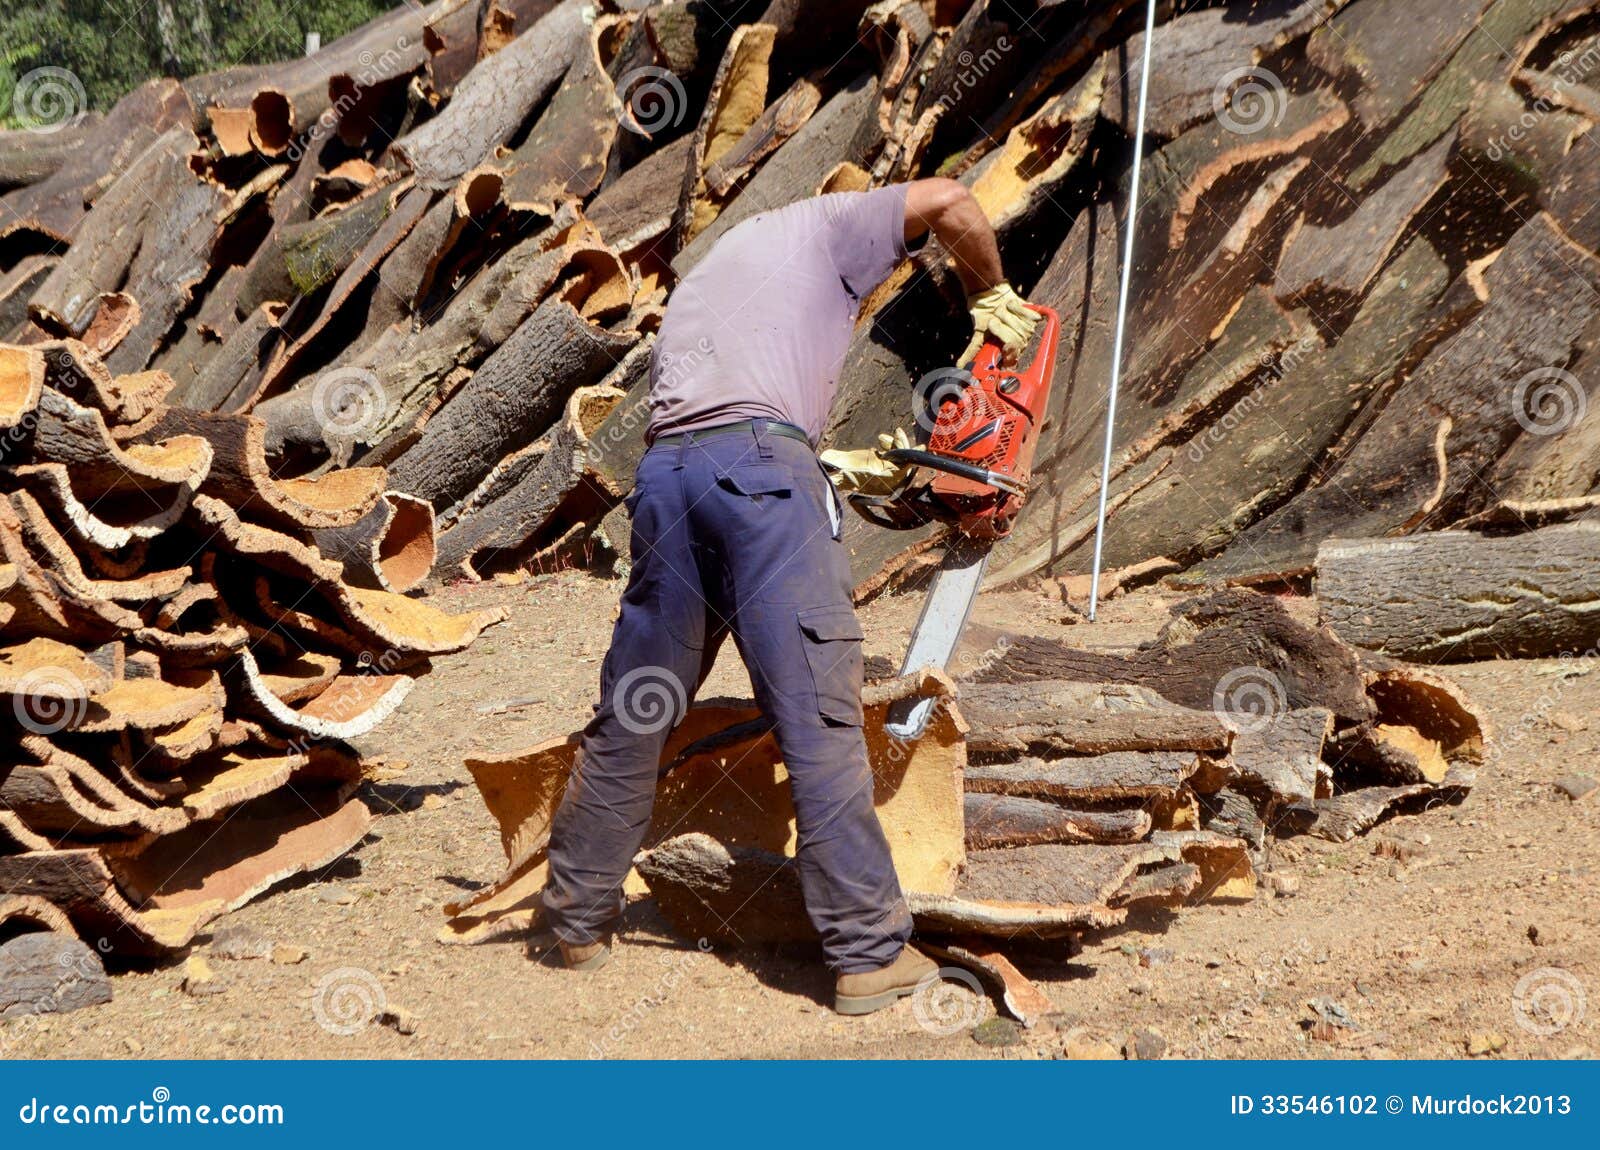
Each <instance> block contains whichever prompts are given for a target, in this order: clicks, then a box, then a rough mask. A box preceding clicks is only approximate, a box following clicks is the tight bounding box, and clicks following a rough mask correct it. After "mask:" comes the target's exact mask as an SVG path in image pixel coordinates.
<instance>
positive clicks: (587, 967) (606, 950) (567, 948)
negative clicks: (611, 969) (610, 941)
mask: <svg viewBox="0 0 1600 1150" xmlns="http://www.w3.org/2000/svg"><path fill="white" fill-rule="evenodd" d="M610 960H611V947H610V946H608V945H607V944H606V943H603V942H583V943H578V942H563V943H562V944H561V961H563V962H565V963H566V964H567V969H568V970H584V971H595V970H599V969H600V968H601V967H602V966H604V965H605V964H606V963H607V962H609V961H610Z"/></svg>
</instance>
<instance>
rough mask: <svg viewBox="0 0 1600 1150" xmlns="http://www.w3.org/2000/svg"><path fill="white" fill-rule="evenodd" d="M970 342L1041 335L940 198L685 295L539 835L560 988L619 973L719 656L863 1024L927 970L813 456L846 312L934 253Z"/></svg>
mask: <svg viewBox="0 0 1600 1150" xmlns="http://www.w3.org/2000/svg"><path fill="white" fill-rule="evenodd" d="M930 231H931V232H932V233H933V234H934V235H935V236H937V237H938V238H939V240H940V242H941V243H942V244H943V246H944V248H945V249H946V250H947V251H948V252H949V253H950V255H951V256H952V257H953V259H954V261H955V267H956V271H957V274H958V275H959V276H960V277H961V281H962V285H963V286H964V287H965V288H966V290H967V294H968V297H969V301H970V304H971V308H972V316H973V323H974V328H975V330H974V333H973V342H972V343H971V344H970V345H969V347H968V349H967V358H970V356H971V354H972V353H974V352H976V350H977V348H978V346H979V344H980V343H981V341H982V339H983V337H984V336H985V335H986V334H993V335H995V336H996V337H997V338H999V339H1000V340H1001V341H1002V342H1003V343H1004V344H1005V345H1006V346H1007V347H1008V348H1009V349H1011V350H1012V351H1015V350H1017V349H1019V348H1020V347H1021V346H1022V345H1023V344H1025V343H1026V342H1027V339H1028V336H1029V335H1030V334H1031V332H1032V330H1033V325H1034V321H1035V313H1034V312H1032V311H1029V310H1027V309H1026V305H1025V304H1024V303H1023V301H1022V300H1021V299H1020V298H1019V297H1018V296H1017V294H1016V292H1014V291H1013V290H1012V289H1011V288H1010V286H1009V285H1008V284H1006V282H1005V278H1004V275H1003V273H1002V271H1001V268H1000V252H999V249H998V247H997V246H996V243H995V236H994V230H993V228H991V227H990V225H989V222H988V220H987V219H986V218H985V217H984V214H983V210H982V209H981V208H980V207H979V205H978V203H977V201H976V200H975V199H973V197H972V195H971V193H969V192H968V191H967V190H966V189H965V188H964V187H962V186H961V185H960V184H958V183H956V182H955V181H953V180H943V179H933V180H919V181H916V182H913V183H910V184H901V185H895V186H891V187H886V188H880V189H877V190H874V191H870V192H849V193H841V194H834V195H826V196H819V197H816V198H814V199H810V200H804V201H801V202H799V203H795V204H790V205H789V206H787V207H784V208H781V209H779V210H777V211H773V212H767V213H764V214H762V215H758V216H755V217H753V218H752V219H749V220H746V221H745V222H743V223H742V224H739V225H738V226H737V227H734V228H732V229H730V230H729V231H728V232H727V234H725V235H724V236H722V237H721V238H720V239H719V240H718V241H717V243H716V245H715V246H714V247H713V248H712V250H711V251H710V252H709V253H708V254H707V255H706V257H705V258H704V259H703V260H702V261H701V262H700V263H699V265H697V266H696V267H695V268H694V270H693V271H692V272H690V274H689V275H688V276H687V277H685V278H684V280H683V281H682V282H681V283H680V284H679V285H678V287H677V290H676V291H675V292H674V293H673V296H672V299H671V300H670V302H669V305H668V308H667V315H666V319H665V321H664V322H663V323H662V326H661V332H660V336H659V338H658V339H657V341H656V346H655V352H654V357H653V359H652V361H651V386H650V409H651V422H650V427H649V432H648V434H647V437H646V438H647V441H648V442H649V444H650V446H649V450H648V451H647V452H646V453H645V456H644V458H643V460H641V461H640V464H639V469H638V474H637V476H636V479H635V483H634V488H633V492H632V493H631V494H630V495H629V497H628V507H629V512H630V514H631V515H632V518H633V540H632V554H633V570H632V574H631V576H630V577H629V581H628V587H627V590H626V591H624V592H623V596H622V611H621V614H620V616H619V617H618V619H617V623H616V627H615V630H614V631H613V633H612V639H611V649H610V651H609V653H608V654H607V655H606V659H605V663H604V666H603V668H602V670H601V676H600V680H601V683H600V686H601V703H600V705H599V706H598V707H597V708H596V711H595V715H594V718H593V720H592V721H591V722H590V723H589V725H588V727H587V728H586V729H585V731H584V735H583V742H582V746H581V749H580V753H579V756H578V760H577V766H576V769H575V770H574V772H573V776H572V779H571V781H570V783H569V784H568V786H567V791H566V795H565V797H564V798H563V800H562V804H561V807H560V809H559V811H558V812H557V814H556V817H555V820H554V823H553V825H552V827H551V834H550V853H549V857H550V881H549V885H548V887H547V888H546V890H545V894H544V905H545V910H546V913H547V917H548V919H549V921H550V924H551V926H552V927H553V928H554V929H555V932H556V934H557V936H558V938H559V939H560V942H561V953H562V956H563V958H564V960H565V961H566V963H567V965H568V966H569V967H573V968H576V969H594V968H596V967H598V966H600V965H601V964H603V963H604V962H605V961H606V959H607V958H608V957H609V953H610V952H609V943H608V941H607V935H608V932H609V930H610V929H611V928H612V926H613V924H614V922H615V920H616V918H617V917H618V916H619V915H620V914H621V912H622V883H623V878H624V876H625V875H626V874H627V872H628V868H629V866H630V865H631V861H632V859H633V856H634V854H635V852H636V851H637V850H638V849H639V845H640V843H641V842H642V841H643V839H644V834H645V830H646V827H647V826H648V825H649V821H650V812H651V807H652V804H653V801H654V797H655V789H656V772H657V764H658V762H659V759H660V753H661V748H662V746H663V744H664V743H665V742H666V739H667V736H668V734H669V733H670V731H671V728H672V727H673V726H674V725H676V723H677V721H678V720H679V719H681V718H682V716H683V712H684V710H685V708H686V707H687V706H688V703H689V702H690V701H691V700H692V699H693V697H694V695H695V692H696V691H697V690H698V689H699V687H700V684H701V683H702V682H703V680H704V679H705V676H706V675H707V674H708V673H709V672H710V670H711V667H712V664H713V663H714V662H715V660H716V656H717V651H718V648H719V647H720V646H721V644H722V641H723V640H724V639H725V638H726V637H727V636H729V635H732V636H733V640H734V642H735V643H736V644H737V645H738V649H739V654H740V655H741V656H742V657H743V659H744V662H745V666H746V667H747V668H748V669H749V671H750V680H751V683H752V685H753V686H754V688H755V696H756V703H757V704H758V705H759V706H760V707H761V709H762V711H763V712H764V713H765V714H766V716H767V717H768V718H769V719H771V720H772V721H773V723H774V726H775V733H776V735H777V739H778V745H779V747H780V749H781V750H782V753H783V759H784V763H785V764H786V766H787V767H788V771H789V776H790V788H791V794H792V796H793V799H794V808H795V816H796V824H797V831H798V848H797V859H796V865H797V866H798V867H799V876H800V882H801V887H802V889H803V891H804V894H805V902H806V911H807V913H808V915H809V917H810V918H811V921H812V923H813V924H814V925H815V927H816V930H817V933H818V935H820V936H821V939H822V947H823V952H824V954H825V956H826V958H827V961H828V964H829V966H830V967H831V968H832V969H833V970H834V971H835V973H836V974H837V986H836V994H835V1006H836V1009H838V1010H839V1012H840V1013H843V1014H866V1013H868V1012H870V1011H873V1010H877V1009H879V1008H881V1007H884V1006H887V1005H889V1004H890V1003H891V1002H894V1001H895V1000H896V999H898V998H900V997H902V996H904V995H907V994H910V993H911V992H912V991H914V990H915V989H916V987H917V985H918V983H919V982H920V981H921V980H922V979H923V978H925V977H927V976H929V975H931V974H933V973H935V971H936V967H935V966H934V964H933V963H932V962H930V961H929V960H928V959H927V958H926V957H924V956H923V955H921V954H919V953H917V952H916V951H915V950H913V949H911V948H909V947H908V946H907V945H906V943H907V940H908V939H909V938H910V936H911V914H910V912H909V911H908V910H907V908H906V903H905V899H904V898H903V897H902V895H901V892H900V884H899V880H898V878H897V877H896V875H895V870H894V863H893V861H892V860H891V859H890V856H889V845H888V842H887V840H886V839H885V837H884V834H883V829H882V827H881V826H880V825H879V823H878V817H877V814H876V812H875V811H874V810H873V805H872V797H873V792H872V773H871V769H870V767H869V765H868V762H867V751H866V744H865V741H864V739H863V737H862V731H861V723H862V710H861V682H862V657H861V640H862V633H861V627H860V624H859V623H858V622H857V621H856V617H855V611H854V608H853V607H852V605H851V599H850V568H849V562H848V559H847V557H846V554H845V550H844V547H843V546H842V545H841V544H840V542H839V504H838V501H837V498H836V497H835V495H834V493H833V490H832V488H831V486H830V485H829V482H828V479H827V477H826V476H825V474H824V472H823V470H822V468H821V467H820V466H819V464H818V460H817V456H816V454H815V450H814V449H815V445H816V443H817V440H818V439H819V438H820V436H821V435H822V431H823V427H824V424H825V423H826V422H827V416H828V408H829V406H830V405H831V403H832V401H833V395H834V388H835V386H836V384H837V381H838V372H839V368H840V365H841V363H842V362H843V359H844V355H845V351H846V348H847V346H848V344H849V342H850V337H851V332H852V329H853V327H854V324H855V320H856V313H857V309H858V308H859V306H860V302H861V300H862V299H863V298H865V297H866V296H867V294H868V293H869V292H871V291H872V290H873V289H874V288H875V287H877V286H878V285H879V284H880V283H882V282H883V280H884V279H886V278H887V277H888V275H889V273H890V272H891V271H893V270H894V268H895V266H896V265H897V264H899V263H900V262H901V261H902V260H903V259H905V258H906V256H907V244H908V243H912V242H915V241H918V240H920V239H921V238H922V237H923V236H925V235H926V234H927V233H928V232H930Z"/></svg>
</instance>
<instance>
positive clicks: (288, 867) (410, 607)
mask: <svg viewBox="0 0 1600 1150" xmlns="http://www.w3.org/2000/svg"><path fill="white" fill-rule="evenodd" d="M172 387H173V381H172V380H171V378H170V377H168V376H166V375H165V374H164V373H162V372H159V371H144V372H135V373H130V374H122V375H118V374H114V373H113V372H112V370H111V369H110V368H109V367H108V366H107V365H106V364H105V363H104V362H102V360H101V359H100V358H99V357H98V356H96V355H95V354H94V353H93V352H92V351H90V350H89V348H88V347H86V346H85V345H84V344H82V343H80V342H77V341H74V340H60V341H51V342H45V343H39V344H35V345H33V346H29V347H18V346H14V345H5V344H0V452H3V458H0V552H3V555H0V935H8V934H10V933H12V932H14V931H16V930H20V929H24V928H28V927H44V928H46V929H50V930H58V931H67V930H71V931H76V932H77V933H78V934H79V935H81V936H82V937H83V938H85V939H86V940H88V941H90V942H93V943H94V944H96V947H97V950H98V952H99V954H101V955H111V956H113V957H115V958H118V959H122V960H126V959H128V958H132V957H135V956H148V955H155V954H160V953H162V952H165V951H168V950H171V949H174V948H179V947H182V946H185V945H186V944H187V943H188V942H189V941H190V939H192V938H193V937H194V935H195V934H196V932H197V931H199V930H200V929H201V928H202V927H204V926H205V925H206V924H207V923H208V922H210V921H212V920H213V919H215V918H217V917H218V916H219V915H221V914H223V913H225V912H226V911H228V910H230V909H233V908H235V907H238V906H240V905H241V904H243V903H244V902H245V901H247V900H248V899H250V898H252V897H254V896H255V895H257V894H259V893H260V892H261V891H263V890H265V889H266V888H267V887H269V886H270V885H272V884H273V883H275V882H277V881H279V880H281V879H283V878H285V877H287V876H289V875H292V874H295V873H298V872H301V871H304V870H307V869H310V868H314V867H319V866H322V865H324V864H326V863H328V862H330V861H332V860H334V859H336V858H338V857H339V856H340V855H341V854H343V853H344V852H345V851H347V850H349V849H350V848H351V847H352V846H354V845H355V844H356V843H357V842H359V841H360V839H361V838H362V837H363V835H364V834H365V832H366V828H367V824H368V821H369V815H368V812H367V809H366V807H365V806H364V805H363V804H362V803H361V801H360V800H359V799H357V798H354V797H353V794H354V791H355V790H356V787H357V786H358V784H359V783H360V782H361V780H362V777H363V764H362V761H361V759H360V758H359V757H358V756H357V754H356V753H355V751H354V750H353V749H352V748H351V747H350V745H349V744H348V742H347V741H346V740H349V739H352V738H355V737H357V736H359V735H363V734H366V733H367V732H368V731H370V730H371V729H372V728H373V727H374V726H376V724H377V723H378V722H380V721H381V720H382V719H384V718H385V717H386V716H387V715H389V714H390V713H391V712H392V711H393V710H394V709H395V707H397V706H398V705H399V704H400V702H401V700H402V699H404V698H405V696H406V694H407V692H408V691H409V690H410V689H411V686H412V683H413V680H414V678H415V677H416V676H418V675H420V674H423V673H425V672H426V670H427V666H428V664H427V660H428V657H429V656H431V655H437V654H441V653H443V652H448V651H457V650H460V649H462V648H463V647H465V646H466V645H467V644H469V643H471V642H472V640H473V639H474V638H475V637H476V636H477V634H478V632H479V631H481V630H482V629H483V628H484V627H485V626H487V625H489V624H490V623H492V622H495V621H496V620H497V619H498V618H499V617H500V616H499V614H498V613H494V612H484V613H477V614H469V615H450V614H447V613H445V612H443V611H440V610H438V609H437V608H435V607H432V606H430V605H428V604H427V603H424V602H421V601H418V600H416V599H413V598H409V597H407V596H405V595H403V594H401V593H400V592H399V591H398V590H394V589H392V588H395V587H404V586H408V585H410V584H413V583H415V582H416V581H417V580H418V579H420V577H421V576H422V575H423V574H425V573H426V571H427V567H428V561H427V559H428V547H429V545H430V544H431V533H430V531H429V530H428V528H429V527H431V524H430V523H427V522H424V524H423V526H422V528H421V529H420V530H419V529H418V528H417V527H416V526H415V522H414V521H415V520H417V519H418V515H417V513H416V511H415V509H414V508H410V507H408V500H409V497H402V496H397V495H396V494H394V493H393V492H391V491H389V490H388V487H387V481H386V477H385V475H384V472H383V470H382V469H381V468H343V469H337V470H331V471H328V472H326V473H324V474H322V475H320V476H317V477H315V478H290V479H279V478H277V477H275V476H274V475H273V473H272V471H271V470H270V468H269V467H268V466H267V463H266V458H265V454H264V451H263V447H262V436H263V433H264V428H263V425H262V423H261V421H260V420H259V419H257V418H255V417H254V416H249V415H242V414H232V415H228V414H201V413H196V412H187V411H182V410H179V409H174V408H171V407H169V406H167V404H166V402H165V397H166V395H167V393H168V392H169V391H170V389H171V388H172ZM423 518H424V520H425V519H426V517H423Z"/></svg>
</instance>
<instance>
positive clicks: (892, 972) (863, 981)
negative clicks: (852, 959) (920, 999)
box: [833, 946, 939, 1014]
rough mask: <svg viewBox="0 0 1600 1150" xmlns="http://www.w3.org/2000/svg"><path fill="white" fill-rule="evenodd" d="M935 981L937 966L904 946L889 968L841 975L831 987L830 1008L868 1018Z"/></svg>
mask: <svg viewBox="0 0 1600 1150" xmlns="http://www.w3.org/2000/svg"><path fill="white" fill-rule="evenodd" d="M938 977H939V966H938V964H937V963H935V962H934V961H933V960H932V959H931V958H929V957H928V956H927V955H925V954H923V953H922V952H921V951H919V950H917V949H915V948H914V947H911V946H907V947H906V948H905V949H904V950H902V951H901V952H900V954H899V957H897V958H896V959H895V960H894V961H893V962H891V963H890V964H889V965H888V966H881V967H879V968H878V969H877V970H863V971H860V972H859V973H856V974H841V975H840V976H839V980H838V982H837V983H835V985H834V990H833V1008H834V1010H836V1011H838V1012H839V1013H840V1014H871V1013H872V1012H873V1011H874V1010H882V1009H883V1008H884V1007H885V1006H889V1005H891V1004H893V1003H895V1002H898V1001H899V1000H900V999H902V998H904V997H905V996H906V995H908V994H915V993H916V990H917V987H919V986H921V985H922V983H923V982H924V981H925V980H928V979H937V978H938Z"/></svg>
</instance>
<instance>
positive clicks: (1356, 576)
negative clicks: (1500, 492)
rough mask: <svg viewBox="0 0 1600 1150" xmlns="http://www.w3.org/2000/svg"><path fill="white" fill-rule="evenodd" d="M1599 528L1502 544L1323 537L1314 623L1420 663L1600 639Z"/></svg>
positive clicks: (1470, 537) (1462, 537) (1452, 535)
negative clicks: (1597, 589) (1598, 591)
mask: <svg viewBox="0 0 1600 1150" xmlns="http://www.w3.org/2000/svg"><path fill="white" fill-rule="evenodd" d="M1597 559H1600V523H1574V524H1569V525H1560V526H1555V527H1545V528H1542V529H1540V530H1538V531H1531V532H1528V533H1526V534H1523V535H1514V536H1511V537H1508V538H1501V539H1496V538H1490V537H1487V536H1482V535H1477V534H1474V533H1472V532H1466V531H1438V532H1429V533H1427V534H1424V535H1414V536H1410V537H1407V538H1404V539H1330V540H1328V541H1327V542H1326V543H1324V544H1323V545H1322V546H1321V547H1320V548H1319V549H1318V551H1317V598H1318V603H1319V610H1320V611H1321V615H1322V620H1323V622H1324V623H1326V624H1327V625H1328V626H1330V627H1332V628H1333V629H1334V630H1335V631H1337V632H1338V633H1339V635H1340V636H1341V637H1342V638H1344V639H1347V640H1348V641H1349V642H1351V643H1354V644H1356V645H1357V646H1360V647H1369V648H1372V649H1373V650H1377V651H1381V652H1383V653H1384V654H1388V655H1394V656H1398V657H1400V658H1405V659H1413V660H1417V661H1420V662H1426V663H1437V662H1455V661H1460V660H1467V659H1483V658H1538V657H1543V656H1549V655H1555V654H1559V653H1561V652H1563V651H1583V650H1587V649H1588V648H1589V647H1591V646H1592V645H1594V644H1595V643H1596V642H1597V641H1600V620H1597V614H1596V609H1595V606H1594V579H1593V572H1594V570H1595V563H1596V561H1597Z"/></svg>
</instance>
